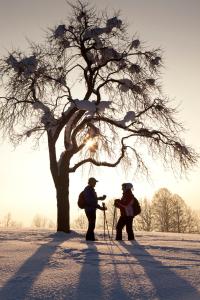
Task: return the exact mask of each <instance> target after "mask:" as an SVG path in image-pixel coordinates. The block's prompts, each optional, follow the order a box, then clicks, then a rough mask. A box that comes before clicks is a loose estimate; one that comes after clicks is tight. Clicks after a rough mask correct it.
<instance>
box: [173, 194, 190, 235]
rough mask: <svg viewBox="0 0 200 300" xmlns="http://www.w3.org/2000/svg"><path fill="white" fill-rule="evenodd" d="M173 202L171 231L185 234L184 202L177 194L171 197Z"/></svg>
mask: <svg viewBox="0 0 200 300" xmlns="http://www.w3.org/2000/svg"><path fill="white" fill-rule="evenodd" d="M172 201H173V208H174V209H173V218H174V222H173V231H174V232H185V231H186V227H187V222H186V210H187V206H186V204H185V202H184V200H183V199H182V198H181V197H180V196H179V195H177V194H175V195H173V196H172Z"/></svg>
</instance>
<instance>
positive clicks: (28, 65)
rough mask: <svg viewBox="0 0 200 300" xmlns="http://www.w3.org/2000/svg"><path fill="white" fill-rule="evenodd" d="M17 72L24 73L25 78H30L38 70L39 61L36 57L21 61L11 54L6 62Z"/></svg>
mask: <svg viewBox="0 0 200 300" xmlns="http://www.w3.org/2000/svg"><path fill="white" fill-rule="evenodd" d="M6 62H7V63H8V64H9V65H10V66H11V67H12V68H13V69H14V71H15V72H18V73H19V74H21V73H23V74H24V76H25V77H30V76H31V75H32V74H33V73H34V72H35V71H36V69H37V65H38V61H37V59H36V57H35V55H32V56H29V57H25V58H23V59H21V60H20V61H17V59H16V58H15V57H14V56H13V55H12V54H11V55H10V56H9V58H8V59H7V61H6Z"/></svg>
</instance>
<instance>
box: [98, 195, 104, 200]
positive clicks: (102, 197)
mask: <svg viewBox="0 0 200 300" xmlns="http://www.w3.org/2000/svg"><path fill="white" fill-rule="evenodd" d="M105 199H106V195H103V196H101V197H97V200H101V201H103V200H105Z"/></svg>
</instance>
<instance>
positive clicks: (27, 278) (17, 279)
mask: <svg viewBox="0 0 200 300" xmlns="http://www.w3.org/2000/svg"><path fill="white" fill-rule="evenodd" d="M70 237H71V236H70V235H66V234H60V233H55V234H51V235H49V236H47V237H46V238H47V239H48V242H47V243H45V244H42V246H40V247H39V248H38V249H37V250H36V252H35V253H34V254H33V255H32V256H31V257H29V258H28V259H27V260H26V261H25V262H24V263H23V264H22V266H21V267H20V268H19V269H18V271H17V272H16V273H15V274H14V275H13V276H12V277H11V278H10V279H9V280H8V281H7V282H6V283H5V285H4V286H3V287H2V288H1V290H0V299H2V300H3V299H6V300H13V299H20V300H24V299H32V298H31V297H29V292H30V290H31V287H32V286H33V284H34V282H35V281H36V280H37V278H38V277H39V275H40V274H41V273H42V271H43V270H44V269H45V267H47V265H48V262H49V260H50V258H51V256H52V255H53V254H54V252H55V251H56V248H57V247H58V245H59V244H61V243H63V241H65V240H66V239H68V238H70ZM13 255H14V254H13Z"/></svg>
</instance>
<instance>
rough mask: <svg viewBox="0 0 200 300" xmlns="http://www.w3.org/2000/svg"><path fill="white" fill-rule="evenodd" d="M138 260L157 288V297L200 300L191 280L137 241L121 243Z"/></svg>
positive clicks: (165, 299) (175, 299)
mask: <svg viewBox="0 0 200 300" xmlns="http://www.w3.org/2000/svg"><path fill="white" fill-rule="evenodd" d="M120 244H121V246H122V247H124V248H125V249H127V250H128V252H129V253H130V254H132V255H134V257H135V258H136V259H137V260H138V262H139V263H140V265H141V266H142V267H143V268H144V271H145V273H146V274H147V276H148V277H149V279H150V281H151V283H152V285H153V286H154V288H155V297H157V298H158V299H160V300H168V299H170V300H179V299H180V300H199V299H200V293H199V292H198V290H197V289H196V288H195V287H193V286H192V285H191V284H190V282H188V281H187V280H186V279H184V278H182V277H180V276H179V275H178V274H177V273H175V272H173V271H172V270H171V269H170V267H167V266H165V265H164V264H163V263H162V262H160V261H158V260H156V258H154V256H152V255H151V254H149V252H148V251H147V250H145V247H144V246H142V245H140V244H139V243H138V242H137V241H134V242H132V243H131V244H126V243H125V242H121V243H120Z"/></svg>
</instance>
